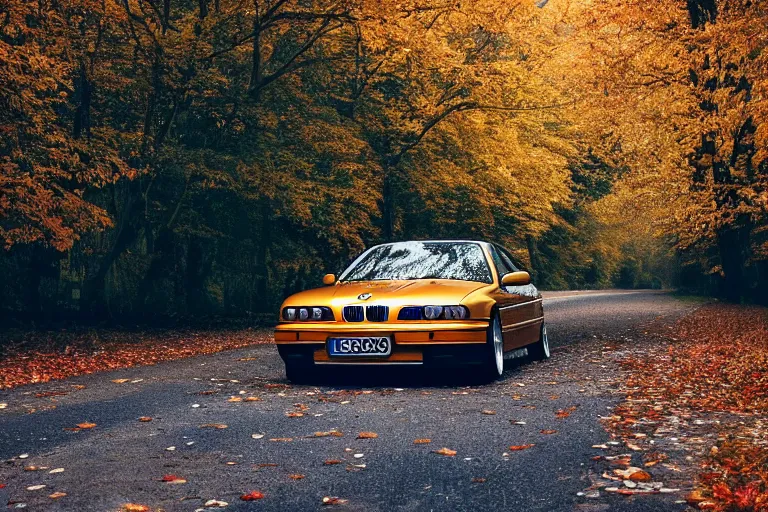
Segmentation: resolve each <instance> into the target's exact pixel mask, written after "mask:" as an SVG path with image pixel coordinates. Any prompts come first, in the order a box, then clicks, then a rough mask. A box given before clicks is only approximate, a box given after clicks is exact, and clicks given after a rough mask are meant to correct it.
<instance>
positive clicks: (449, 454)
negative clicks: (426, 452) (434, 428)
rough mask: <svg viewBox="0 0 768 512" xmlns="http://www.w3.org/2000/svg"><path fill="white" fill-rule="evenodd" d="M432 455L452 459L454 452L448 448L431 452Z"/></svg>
mask: <svg viewBox="0 0 768 512" xmlns="http://www.w3.org/2000/svg"><path fill="white" fill-rule="evenodd" d="M432 453H437V454H439V455H445V456H446V457H453V456H454V455H456V450H451V449H450V448H440V449H439V450H432Z"/></svg>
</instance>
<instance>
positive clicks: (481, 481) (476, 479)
mask: <svg viewBox="0 0 768 512" xmlns="http://www.w3.org/2000/svg"><path fill="white" fill-rule="evenodd" d="M472 483H473V484H484V483H485V478H478V477H475V478H473V479H472Z"/></svg>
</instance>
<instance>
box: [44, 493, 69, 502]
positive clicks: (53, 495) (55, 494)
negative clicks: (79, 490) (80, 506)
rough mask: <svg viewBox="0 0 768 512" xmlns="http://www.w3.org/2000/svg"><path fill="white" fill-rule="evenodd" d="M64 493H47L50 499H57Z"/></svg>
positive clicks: (64, 494)
mask: <svg viewBox="0 0 768 512" xmlns="http://www.w3.org/2000/svg"><path fill="white" fill-rule="evenodd" d="M66 495H67V493H65V492H58V491H57V492H54V493H53V494H49V495H48V497H49V498H51V499H52V500H57V499H59V498H63V497H64V496H66Z"/></svg>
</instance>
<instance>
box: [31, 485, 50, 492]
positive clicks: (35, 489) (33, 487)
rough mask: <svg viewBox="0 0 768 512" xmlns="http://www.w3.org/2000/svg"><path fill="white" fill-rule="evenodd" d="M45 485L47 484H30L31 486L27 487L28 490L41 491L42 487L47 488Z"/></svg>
mask: <svg viewBox="0 0 768 512" xmlns="http://www.w3.org/2000/svg"><path fill="white" fill-rule="evenodd" d="M45 487H46V486H45V485H44V484H41V485H30V486H29V487H27V490H28V491H39V490H40V489H45Z"/></svg>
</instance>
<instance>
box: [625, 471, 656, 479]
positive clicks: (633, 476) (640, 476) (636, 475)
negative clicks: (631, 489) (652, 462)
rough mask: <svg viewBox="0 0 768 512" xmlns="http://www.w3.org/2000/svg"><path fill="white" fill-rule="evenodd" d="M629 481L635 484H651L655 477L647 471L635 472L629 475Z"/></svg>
mask: <svg viewBox="0 0 768 512" xmlns="http://www.w3.org/2000/svg"><path fill="white" fill-rule="evenodd" d="M629 479H630V480H632V481H633V482H650V481H651V480H652V479H653V477H651V474H650V473H648V472H647V471H635V472H634V473H632V474H631V475H629Z"/></svg>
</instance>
